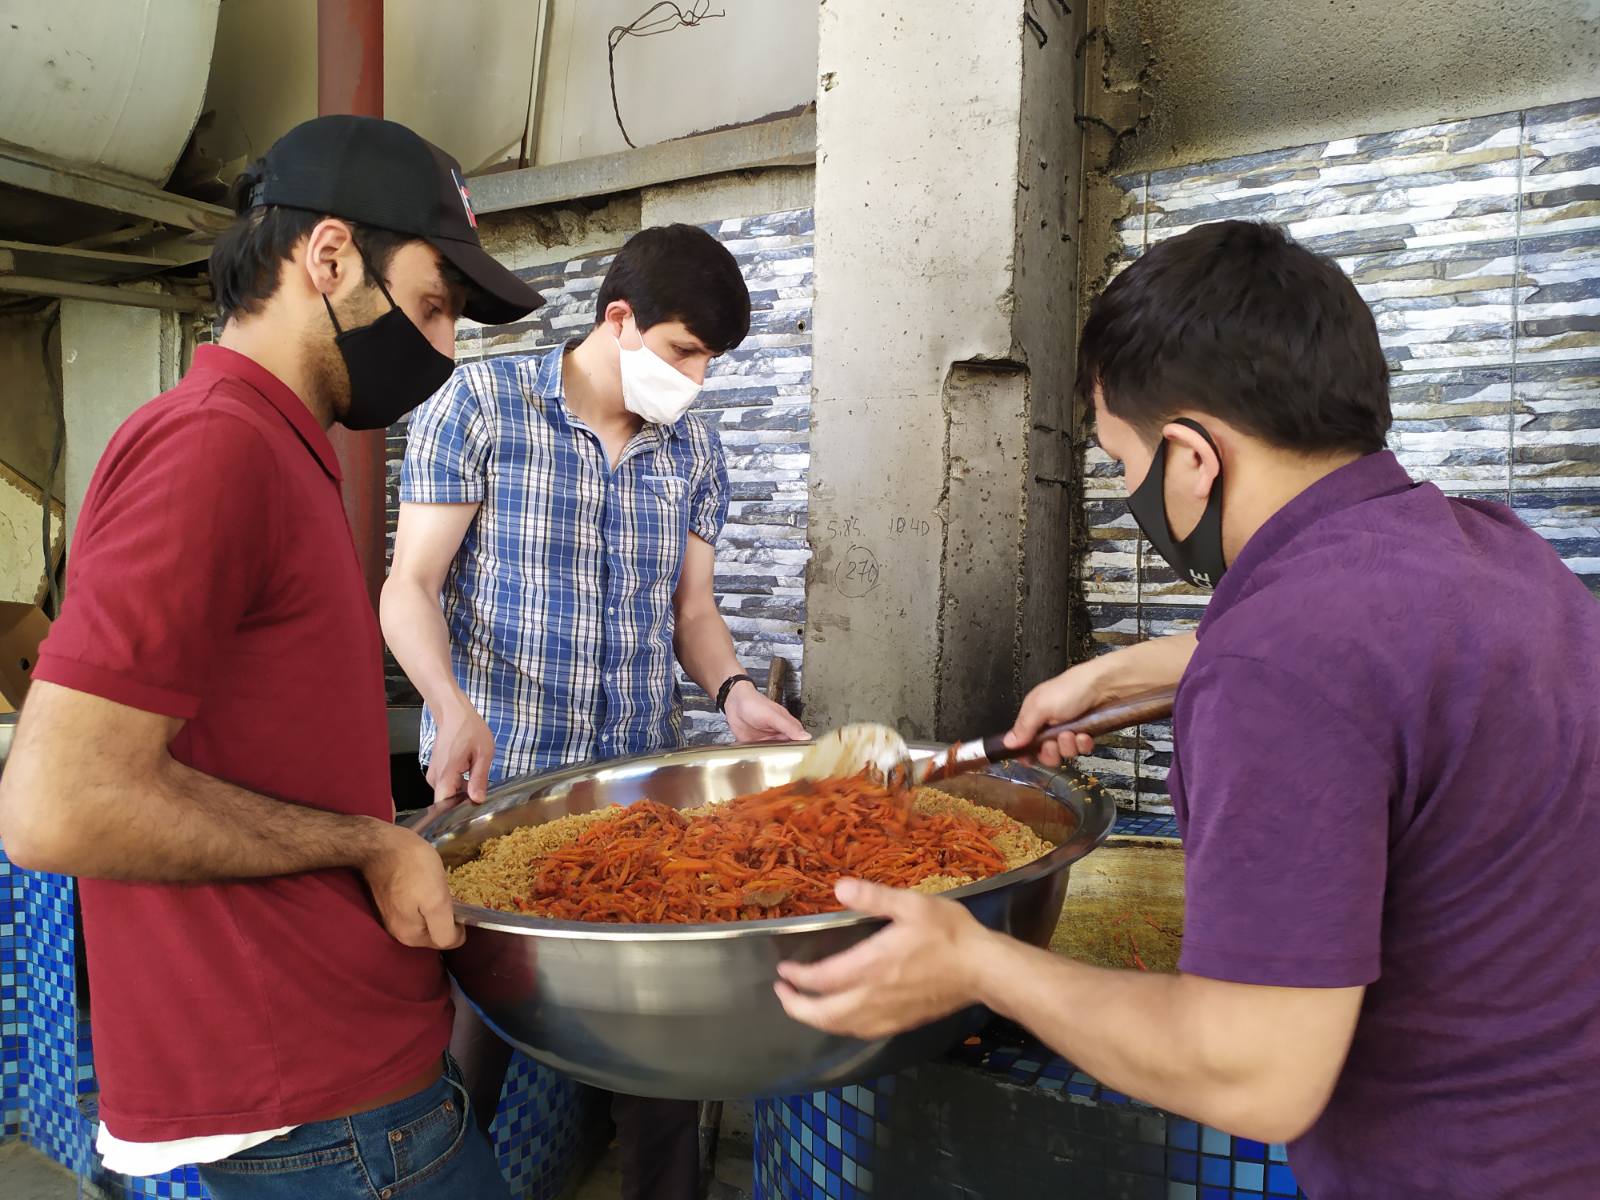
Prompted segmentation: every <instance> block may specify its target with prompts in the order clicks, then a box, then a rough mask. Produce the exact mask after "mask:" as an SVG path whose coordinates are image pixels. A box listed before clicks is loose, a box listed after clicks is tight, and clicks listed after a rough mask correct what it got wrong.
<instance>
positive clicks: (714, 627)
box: [673, 609, 744, 699]
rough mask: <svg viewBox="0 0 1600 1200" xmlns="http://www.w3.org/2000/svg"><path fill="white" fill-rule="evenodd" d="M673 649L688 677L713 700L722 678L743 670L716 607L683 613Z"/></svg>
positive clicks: (726, 624) (725, 624)
mask: <svg viewBox="0 0 1600 1200" xmlns="http://www.w3.org/2000/svg"><path fill="white" fill-rule="evenodd" d="M673 648H674V649H675V650H676V652H677V655H678V662H679V663H681V664H682V665H683V669H684V671H685V672H686V673H687V674H688V676H689V678H690V679H692V680H694V681H695V682H696V683H697V684H699V685H700V687H701V689H702V690H704V692H705V693H706V695H708V696H710V697H712V698H713V699H715V698H716V695H717V689H718V688H720V687H721V686H722V683H723V680H725V679H727V678H728V677H729V676H730V675H737V674H739V673H740V672H741V671H743V670H744V668H743V667H741V666H740V665H739V656H738V655H737V654H736V653H735V652H734V649H733V635H732V634H730V633H729V632H728V623H727V622H726V621H724V620H723V619H722V614H721V613H720V612H717V611H716V610H715V609H713V610H712V611H710V612H696V613H686V614H683V615H682V616H680V617H679V619H678V628H677V631H676V634H675V636H674V639H673Z"/></svg>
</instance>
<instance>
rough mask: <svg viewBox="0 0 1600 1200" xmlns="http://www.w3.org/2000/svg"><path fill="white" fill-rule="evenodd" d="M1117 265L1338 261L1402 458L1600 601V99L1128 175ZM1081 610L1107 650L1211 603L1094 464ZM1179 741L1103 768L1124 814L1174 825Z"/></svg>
mask: <svg viewBox="0 0 1600 1200" xmlns="http://www.w3.org/2000/svg"><path fill="white" fill-rule="evenodd" d="M1117 184H1118V186H1119V187H1121V188H1122V190H1123V191H1124V192H1125V193H1126V194H1127V196H1128V200H1129V206H1128V210H1127V215H1126V216H1124V217H1123V218H1122V219H1121V220H1120V221H1119V222H1118V224H1117V227H1116V233H1117V238H1118V246H1117V250H1118V258H1119V260H1120V263H1121V264H1122V265H1126V264H1127V263H1129V262H1132V261H1133V260H1134V259H1136V258H1137V257H1138V256H1139V255H1140V254H1141V253H1143V251H1144V250H1145V248H1146V247H1148V246H1149V245H1152V244H1154V243H1155V242H1157V241H1160V240H1162V239H1163V238H1168V237H1173V236H1175V235H1177V234H1179V233H1182V232H1183V231H1184V230H1186V229H1189V228H1192V227H1193V226H1195V225H1197V224H1200V223H1202V222H1204V221H1215V220H1222V219H1226V218H1250V219H1257V220H1268V221H1274V222H1276V223H1278V224H1280V225H1282V226H1284V227H1285V228H1286V229H1287V230H1288V231H1289V233H1291V234H1292V235H1293V236H1294V237H1296V238H1298V239H1299V240H1300V241H1302V242H1303V243H1305V244H1306V245H1308V246H1310V247H1312V248H1313V249H1315V250H1318V251H1320V252H1321V253H1325V254H1330V255H1332V256H1333V257H1334V258H1335V259H1336V260H1337V261H1338V263H1339V265H1340V266H1341V267H1342V268H1343V269H1344V270H1345V271H1347V272H1348V273H1349V274H1350V275H1351V277H1352V278H1353V279H1354V280H1355V281H1356V286H1357V287H1358V288H1359V289H1360V291H1361V294H1362V296H1363V297H1364V298H1365V299H1366V301H1367V303H1368V304H1370V305H1371V306H1372V310H1373V313H1374V315H1375V318H1376V320H1377V323H1378V331H1379V334H1380V336H1381V338H1382V340H1383V346H1384V350H1385V352H1386V355H1387V357H1388V359H1389V365H1390V368H1391V369H1392V371H1393V372H1394V382H1393V388H1392V393H1391V394H1392V399H1393V404H1394V416H1395V423H1394V429H1393V431H1392V433H1391V434H1390V439H1389V444H1390V447H1391V448H1392V449H1393V450H1394V451H1395V453H1396V454H1397V455H1398V456H1399V458H1400V460H1401V461H1402V462H1403V463H1404V464H1405V466H1406V469H1407V470H1409V471H1410V472H1411V474H1412V475H1413V476H1414V477H1415V478H1418V479H1425V480H1428V481H1431V482H1433V483H1435V484H1437V485H1438V486H1439V487H1441V488H1443V489H1444V490H1445V491H1447V492H1450V493H1451V494H1452V495H1459V496H1476V497H1485V498H1490V499H1497V500H1501V501H1507V502H1509V503H1510V504H1511V505H1512V507H1513V508H1514V509H1515V510H1516V511H1517V513H1518V514H1519V515H1520V516H1521V517H1522V518H1523V520H1525V521H1527V522H1528V523H1529V524H1530V525H1531V526H1532V527H1533V528H1534V529H1536V530H1538V531H1539V532H1540V533H1541V534H1543V535H1544V536H1545V537H1546V538H1548V539H1549V540H1550V543H1551V545H1553V546H1554V547H1555V548H1556V549H1557V551H1559V552H1560V554H1561V556H1562V557H1563V559H1565V560H1566V562H1567V563H1568V565H1569V566H1571V567H1572V569H1573V571H1574V572H1575V573H1576V574H1577V575H1578V577H1579V578H1581V579H1582V580H1583V581H1584V582H1585V583H1586V584H1587V585H1588V586H1589V588H1590V590H1591V591H1592V592H1594V593H1595V595H1596V596H1597V597H1600V99H1595V100H1582V101H1577V102H1575V103H1571V104H1562V105H1553V106H1551V107H1548V108H1539V109H1529V110H1527V111H1525V112H1514V113H1503V114H1499V115H1496V116H1488V117H1475V118H1472V119H1469V120H1462V121H1449V122H1444V123H1441V124H1438V125H1430V126H1425V127H1421V128H1417V129H1403V130H1397V131H1395V132H1391V133H1382V134H1373V135H1369V136H1364V137H1354V138H1344V139H1340V140H1338V141H1333V142H1324V143H1319V144H1316V145H1310V146H1295V147H1289V148H1287V149H1283V150H1274V151H1269V152H1267V153H1264V154H1253V155H1247V156H1244V157H1241V158H1232V159H1226V160H1222V161H1218V162H1206V163H1195V164H1192V165H1190V166H1184V167H1176V168H1173V169H1171V170H1165V171H1157V172H1153V173H1140V174H1135V175H1126V176H1122V177H1121V178H1119V179H1118V180H1117ZM1085 469H1086V477H1085V480H1084V505H1085V515H1086V520H1087V528H1088V533H1089V548H1088V552H1087V553H1086V555H1085V557H1084V560H1083V577H1082V587H1083V600H1084V601H1085V602H1086V607H1087V611H1088V613H1089V617H1090V628H1091V640H1092V643H1093V645H1094V646H1095V648H1097V649H1102V650H1103V649H1109V648H1112V647H1114V646H1117V645H1122V644H1126V643H1128V642H1130V641H1134V640H1137V639H1140V638H1147V637H1155V636H1159V635H1161V634H1164V633H1170V632H1174V631H1176V630H1180V629H1185V628H1192V627H1193V625H1194V623H1195V621H1197V620H1198V618H1199V616H1200V614H1201V613H1202V612H1203V611H1204V604H1205V600H1206V595H1205V593H1202V592H1196V591H1195V590H1193V589H1191V588H1188V587H1187V586H1185V585H1184V584H1182V583H1180V582H1179V581H1178V580H1177V579H1176V578H1175V577H1174V576H1173V573H1172V571H1171V570H1170V569H1169V568H1168V567H1167V566H1166V564H1165V563H1163V562H1162V561H1161V559H1160V557H1159V556H1157V555H1156V554H1154V553H1153V552H1152V551H1151V550H1150V547H1149V546H1148V544H1146V543H1145V542H1144V540H1143V539H1142V538H1140V537H1139V536H1138V531H1137V528H1136V527H1135V526H1134V524H1133V521H1132V519H1131V518H1130V517H1129V516H1128V512H1127V508H1126V505H1125V504H1124V503H1123V501H1122V498H1121V497H1122V489H1121V484H1120V480H1119V479H1118V478H1117V470H1116V466H1115V464H1114V463H1112V462H1110V461H1109V460H1108V459H1107V458H1106V457H1105V455H1104V454H1102V453H1101V452H1100V451H1099V450H1098V448H1096V447H1094V446H1092V445H1091V446H1090V447H1088V448H1087V449H1086V452H1085ZM1171 736H1172V735H1171V729H1170V727H1169V726H1168V725H1166V724H1162V725H1160V726H1151V727H1148V728H1144V729H1140V730H1136V731H1134V732H1132V733H1130V734H1129V735H1127V736H1125V737H1123V738H1120V739H1117V740H1115V741H1113V742H1110V743H1108V745H1107V746H1105V747H1103V748H1102V749H1100V750H1097V751H1096V756H1097V757H1096V759H1095V760H1094V761H1093V763H1092V769H1094V770H1095V771H1097V773H1099V774H1100V775H1101V777H1102V778H1103V779H1105V780H1107V782H1108V783H1109V784H1111V786H1112V788H1113V791H1114V793H1115V794H1116V795H1117V797H1118V799H1119V801H1121V802H1123V803H1125V804H1131V805H1134V806H1136V807H1138V808H1139V809H1141V810H1143V811H1152V812H1160V811H1169V810H1170V807H1171V804H1170V801H1169V799H1168V798H1167V795H1166V774H1167V768H1168V767H1169V766H1170V765H1171V756H1172V743H1171Z"/></svg>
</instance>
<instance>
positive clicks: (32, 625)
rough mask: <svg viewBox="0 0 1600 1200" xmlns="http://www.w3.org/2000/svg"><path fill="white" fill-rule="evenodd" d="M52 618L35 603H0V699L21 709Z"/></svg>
mask: <svg viewBox="0 0 1600 1200" xmlns="http://www.w3.org/2000/svg"><path fill="white" fill-rule="evenodd" d="M49 632H50V618H49V617H47V616H45V615H44V610H43V609H41V608H39V607H38V606H37V605H34V604H0V698H4V700H5V702H6V703H7V704H8V705H10V706H11V707H12V708H21V707H22V698H23V696H25V695H27V693H28V684H29V683H30V682H31V681H32V679H33V664H34V663H35V662H36V661H38V658H39V643H40V642H42V641H44V635H45V634H47V633H49Z"/></svg>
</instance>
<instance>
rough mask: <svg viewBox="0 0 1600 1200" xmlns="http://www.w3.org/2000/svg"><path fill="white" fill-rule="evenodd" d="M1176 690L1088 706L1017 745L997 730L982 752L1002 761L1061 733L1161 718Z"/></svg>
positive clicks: (1095, 733) (1108, 729)
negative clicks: (1012, 743)
mask: <svg viewBox="0 0 1600 1200" xmlns="http://www.w3.org/2000/svg"><path fill="white" fill-rule="evenodd" d="M1177 694H1178V693H1177V690H1176V689H1175V688H1167V689H1165V690H1163V691H1159V692H1150V693H1149V694H1148V695H1144V696H1135V697H1134V698H1133V699H1132V700H1123V701H1120V702H1119V703H1116V704H1107V705H1104V706H1102V707H1100V708H1091V709H1090V710H1089V711H1088V712H1086V713H1084V714H1083V715H1082V716H1081V717H1074V718H1073V719H1072V720H1070V721H1063V722H1062V723H1061V724H1060V725H1052V726H1050V728H1048V729H1045V730H1042V731H1041V732H1040V734H1039V736H1038V737H1036V738H1035V739H1034V740H1033V741H1032V742H1031V743H1030V744H1028V745H1026V746H1019V747H1017V748H1016V749H1012V748H1011V747H1010V746H1007V745H1006V743H1005V737H1006V735H1005V734H1003V733H997V734H995V735H994V736H992V737H986V738H984V739H983V753H984V756H985V757H986V758H987V759H988V760H989V761H990V762H1004V761H1005V760H1006V759H1009V758H1018V757H1020V756H1022V755H1024V754H1033V753H1036V752H1037V751H1038V749H1039V747H1040V746H1042V745H1044V744H1045V743H1046V742H1049V741H1053V740H1054V739H1056V738H1058V737H1060V736H1061V735H1062V734H1064V733H1086V734H1088V735H1089V736H1090V737H1100V736H1102V735H1103V734H1107V733H1115V732H1116V731H1117V730H1119V729H1127V728H1129V727H1130V726H1133V725H1143V724H1145V723H1146V722H1149V721H1160V720H1164V719H1165V718H1167V717H1170V716H1171V715H1172V704H1173V701H1174V700H1175V699H1176V697H1177Z"/></svg>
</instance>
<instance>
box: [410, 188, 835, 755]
mask: <svg viewBox="0 0 1600 1200" xmlns="http://www.w3.org/2000/svg"><path fill="white" fill-rule="evenodd" d="M704 228H705V229H707V230H708V231H709V232H711V233H713V234H715V235H716V236H717V237H718V238H720V239H721V240H722V242H723V244H724V245H726V246H727V247H728V249H729V251H731V252H732V254H733V255H734V257H735V258H736V259H738V261H739V267H740V269H741V270H742V271H743V272H744V278H745V283H746V284H747V285H748V286H749V288H750V303H751V320H750V335H749V337H747V338H746V339H745V341H744V344H743V345H741V346H740V347H739V348H738V349H737V350H734V351H733V352H732V353H730V354H728V355H727V356H726V357H724V358H722V359H719V360H718V361H717V362H716V363H714V364H713V365H712V368H711V373H710V374H709V375H708V377H707V379H706V386H705V390H704V391H703V392H702V394H701V398H700V400H699V401H698V402H697V404H696V408H697V410H698V411H700V412H703V413H705V414H706V415H707V416H709V417H711V418H712V419H713V420H715V421H716V423H717V428H718V431H719V433H720V434H721V436H722V444H723V448H724V451H725V453H726V454H727V460H728V479H729V484H730V488H731V502H730V504H729V511H728V523H727V526H726V527H725V528H724V530H723V534H722V538H721V540H720V541H719V542H718V544H717V574H716V586H717V599H718V603H719V604H720V606H721V609H722V612H723V615H724V616H725V617H726V618H727V621H728V627H729V629H730V630H731V631H732V633H733V638H734V644H735V646H736V647H737V649H738V652H739V657H740V661H741V662H743V663H744V665H745V667H746V668H747V669H748V670H749V671H750V673H751V674H752V675H754V676H755V677H756V678H757V680H758V681H759V682H760V683H761V684H762V685H763V686H765V684H766V674H767V665H768V663H769V662H770V661H771V659H772V657H773V656H774V655H777V656H779V657H782V658H785V659H787V660H788V661H789V665H790V666H791V667H792V668H793V669H794V674H793V676H792V681H791V683H790V685H789V694H788V698H789V699H790V701H791V702H792V701H793V700H794V699H795V698H796V697H797V696H798V694H799V693H798V686H799V671H800V651H801V642H802V637H803V630H804V626H805V569H806V562H807V560H808V559H809V557H810V551H809V549H808V547H807V543H806V475H807V471H808V470H809V468H810V465H811V448H810V422H811V299H812V272H811V261H812V260H811V248H812V243H813V241H814V230H815V224H814V221H813V219H812V213H811V210H810V209H796V210H794V211H791V212H780V213H769V214H766V215H764V216H758V217H748V218H744V219H740V220H726V221H714V222H711V223H708V224H707V225H705V226H704ZM611 259H612V253H602V254H594V255H590V256H587V257H584V258H579V259H571V260H563V261H555V262H551V263H548V264H544V265H541V266H535V267H530V268H528V269H525V270H522V271H519V272H518V274H519V275H521V276H522V277H523V278H524V279H527V280H528V281H529V282H530V283H531V284H533V286H534V287H536V288H537V289H538V290H539V292H540V293H541V294H542V295H543V296H544V297H545V304H544V306H543V307H542V308H539V309H537V310H536V311H535V312H533V313H532V314H531V315H530V316H529V318H528V319H527V320H524V321H519V322H517V323H516V324H513V325H505V326H499V327H495V328H485V327H483V326H479V325H474V324H472V323H471V322H463V323H462V325H461V327H460V329H459V331H458V332H457V335H456V356H457V359H458V361H461V362H467V361H472V360H475V359H481V358H491V357H496V356H499V355H504V354H537V353H540V352H542V351H544V350H548V349H551V348H553V347H555V346H557V345H560V344H561V343H562V342H563V341H565V340H567V339H569V338H577V337H582V336H584V335H585V334H586V333H587V332H588V330H589V328H590V327H591V325H592V323H593V320H594V303H595V296H596V293H597V292H598V291H599V288H600V282H601V280H602V279H603V278H604V276H605V272H606V268H607V267H608V266H610V264H611ZM387 449H388V459H389V471H388V487H389V550H390V553H391V554H392V553H393V549H394V521H395V514H396V507H397V503H398V501H397V495H398V489H399V481H400V461H401V459H402V458H403V457H404V454H405V426H404V423H401V424H400V425H397V426H396V427H395V428H393V429H391V430H390V431H389V437H388V444H387ZM388 684H389V697H390V702H391V703H417V702H418V700H417V698H416V694H415V692H414V690H413V689H412V688H411V686H410V683H409V682H408V681H407V680H406V679H405V676H404V674H403V673H402V672H401V671H400V670H399V668H398V667H397V666H395V665H394V663H393V662H392V660H391V662H390V664H389V671H388ZM684 732H685V736H686V737H687V738H688V739H689V740H690V741H692V742H706V741H719V740H724V739H725V738H726V735H727V726H726V724H725V723H724V722H723V720H722V718H721V717H720V716H719V715H718V714H717V713H716V712H715V711H714V710H713V708H712V705H711V702H710V700H709V699H708V698H707V697H706V696H705V695H704V694H703V693H702V692H701V691H700V690H699V689H698V688H696V687H694V686H693V685H692V684H689V683H688V682H687V680H685V681H684Z"/></svg>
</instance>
